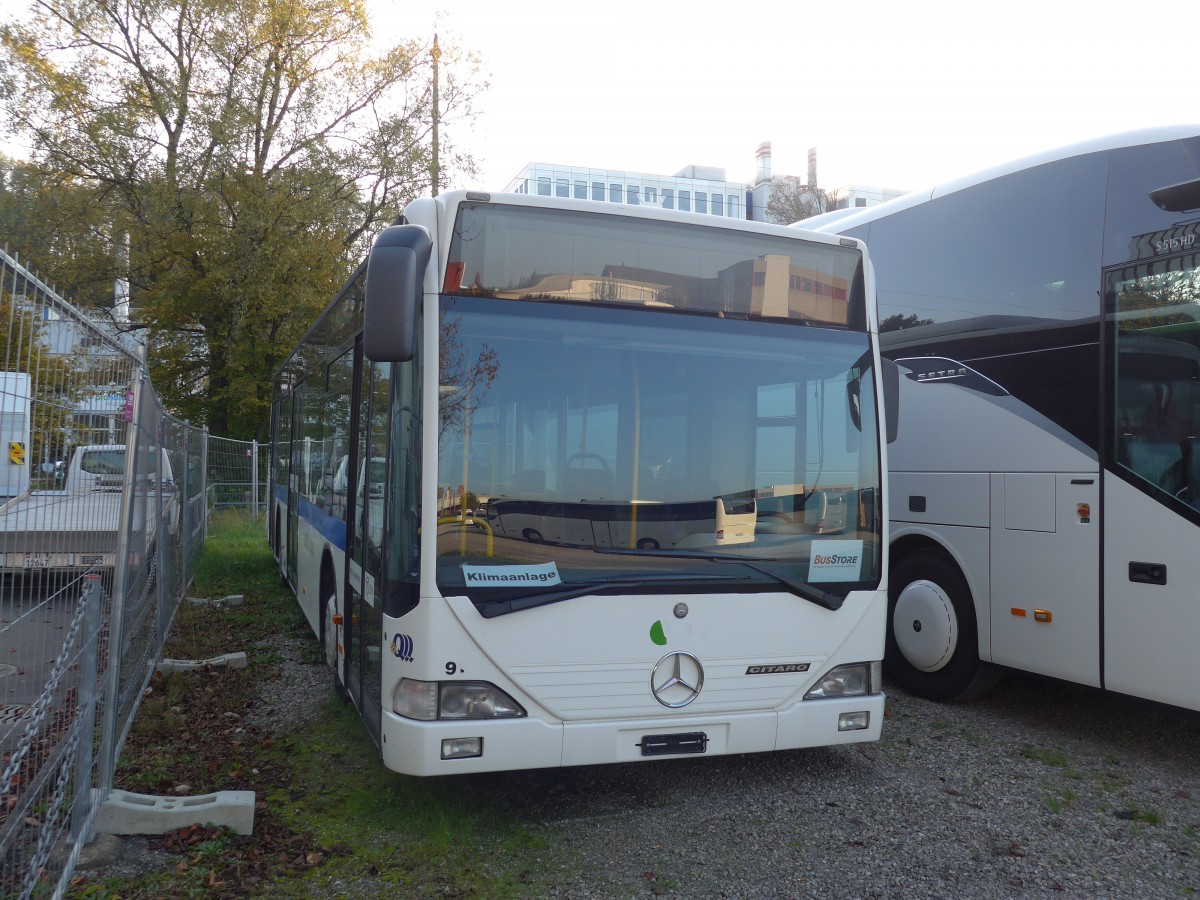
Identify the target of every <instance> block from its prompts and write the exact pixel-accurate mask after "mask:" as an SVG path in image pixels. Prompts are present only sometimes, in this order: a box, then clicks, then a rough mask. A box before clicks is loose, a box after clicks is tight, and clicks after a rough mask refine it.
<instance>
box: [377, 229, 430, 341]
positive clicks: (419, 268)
mask: <svg viewBox="0 0 1200 900" xmlns="http://www.w3.org/2000/svg"><path fill="white" fill-rule="evenodd" d="M432 246H433V243H432V241H430V239H429V232H428V231H426V230H425V229H424V228H422V227H421V226H420V225H393V226H391V227H390V228H386V229H384V230H383V231H382V232H381V233H380V235H379V237H377V238H376V239H375V244H374V246H372V247H371V255H370V256H368V257H367V287H366V297H365V300H364V305H363V352H364V353H366V355H367V359H369V360H371V361H373V362H407V361H408V360H410V359H412V358H413V352H414V350H415V346H414V345H415V341H416V327H417V309H418V308H419V307H418V304H419V303H420V302H421V294H422V288H423V285H424V283H425V267H426V266H427V265H429V255H430V250H431V249H432Z"/></svg>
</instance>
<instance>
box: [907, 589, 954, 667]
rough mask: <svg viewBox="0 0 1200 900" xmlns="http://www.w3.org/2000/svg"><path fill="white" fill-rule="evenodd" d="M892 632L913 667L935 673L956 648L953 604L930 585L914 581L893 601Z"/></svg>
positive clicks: (939, 590)
mask: <svg viewBox="0 0 1200 900" xmlns="http://www.w3.org/2000/svg"><path fill="white" fill-rule="evenodd" d="M892 631H893V633H894V634H895V636H896V645H897V646H898V647H899V648H900V652H901V653H902V654H904V658H905V659H906V660H908V662H909V664H910V665H911V666H912V667H913V668H915V669H920V670H921V671H922V672H936V671H937V670H938V669H940V668H942V667H943V666H944V665H946V663H948V662H950V657H951V656H953V655H954V648H955V647H956V646H957V645H958V619H957V617H956V616H955V615H954V604H953V603H952V602H951V601H950V597H949V596H947V594H946V592H945V591H944V590H942V588H941V587H939V586H938V585H937V584H935V583H934V582H932V581H914V582H912V583H911V584H909V585H908V586H907V587H906V588H905V589H904V590H903V591H901V592H900V596H899V597H898V598H897V599H896V610H895V612H894V613H893V614H892Z"/></svg>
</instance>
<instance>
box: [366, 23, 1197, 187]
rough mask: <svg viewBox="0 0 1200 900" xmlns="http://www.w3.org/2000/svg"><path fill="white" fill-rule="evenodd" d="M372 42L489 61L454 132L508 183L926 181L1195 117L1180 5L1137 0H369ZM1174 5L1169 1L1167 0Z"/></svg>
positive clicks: (490, 181) (487, 181) (485, 169)
mask: <svg viewBox="0 0 1200 900" xmlns="http://www.w3.org/2000/svg"><path fill="white" fill-rule="evenodd" d="M367 2H368V9H369V10H370V17H371V22H372V27H373V30H374V39H375V40H376V41H377V42H382V43H394V42H398V41H400V40H404V39H409V38H418V39H428V37H429V35H430V34H431V33H433V32H434V31H436V32H437V33H438V35H439V43H440V45H441V46H442V47H443V48H447V47H451V46H461V47H465V48H468V49H471V50H474V51H475V52H477V53H478V54H480V55H481V56H482V58H483V63H484V68H485V70H486V76H487V79H488V81H489V84H490V86H489V87H488V89H487V90H486V91H485V92H484V93H483V94H482V95H481V96H480V97H479V98H478V100H477V110H478V114H477V115H476V116H475V118H474V119H473V120H472V122H471V123H469V124H467V123H457V124H453V125H447V126H446V133H447V134H448V136H449V137H450V139H452V140H453V141H454V142H455V143H457V144H458V145H459V146H460V147H461V148H462V149H464V150H466V151H467V152H469V153H471V154H472V155H473V156H474V157H475V159H476V161H477V163H478V166H479V176H478V177H477V178H474V179H470V180H463V179H455V180H454V182H453V183H452V184H451V185H450V187H477V188H480V189H485V190H501V189H503V188H504V187H505V186H506V185H507V184H508V182H509V180H510V179H512V178H513V177H514V176H515V175H516V174H517V173H518V172H519V171H520V170H521V168H522V167H524V166H525V165H526V164H527V163H529V162H542V163H559V164H570V165H580V166H590V167H597V168H610V169H621V170H630V171H637V172H648V173H652V174H662V175H671V174H674V173H675V172H677V171H679V170H680V169H682V168H683V167H684V166H687V165H692V164H695V165H705V166H716V167H720V168H723V169H725V171H726V177H727V178H728V179H730V180H733V181H752V180H753V178H754V172H755V150H756V148H757V147H758V145H759V144H760V143H761V142H763V141H770V142H771V145H772V169H773V174H774V175H777V176H778V175H798V176H800V177H801V178H804V177H805V176H806V174H807V167H808V164H807V157H808V151H809V149H810V148H816V150H817V165H818V183H819V184H820V185H821V186H822V187H825V188H834V187H838V186H840V185H844V184H859V185H868V186H875V187H889V188H900V189H917V188H921V187H927V186H930V185H932V184H936V183H938V182H941V181H946V180H948V179H950V178H954V177H957V176H960V175H965V174H969V173H972V172H975V171H978V170H981V169H984V168H987V167H990V166H992V165H996V164H999V163H1003V162H1006V161H1008V160H1012V159H1017V158H1020V157H1023V156H1027V155H1029V154H1033V153H1037V152H1040V151H1042V150H1048V149H1051V148H1054V147H1059V146H1063V145H1066V144H1071V143H1075V142H1077V141H1081V140H1087V139H1089V138H1093V137H1098V136H1102V135H1107V134H1113V133H1117V132H1123V131H1130V130H1134V129H1138V128H1144V127H1153V126H1157V125H1172V124H1180V123H1185V122H1200V92H1198V91H1197V90H1196V86H1195V84H1194V78H1195V76H1194V74H1193V71H1194V70H1193V64H1192V57H1193V54H1194V50H1193V48H1191V47H1190V46H1189V42H1190V41H1191V40H1192V39H1191V38H1190V36H1189V35H1190V18H1189V16H1187V15H1184V14H1183V10H1184V9H1187V8H1189V7H1188V6H1187V4H1183V5H1179V4H1168V5H1166V6H1159V5H1154V4H1151V5H1149V6H1148V5H1146V4H1144V3H1142V2H1140V0H1086V2H1085V0H1037V2H1033V0H1005V2H1003V3H986V2H962V0H883V2H879V0H791V2H775V0H759V2H745V3H733V2H714V0H709V2H703V0H693V2H686V3H685V2H677V0H640V2H631V0H603V2H586V0H574V2H572V0H448V2H447V0H367ZM1172 10H1173V11H1174V12H1171V11H1172Z"/></svg>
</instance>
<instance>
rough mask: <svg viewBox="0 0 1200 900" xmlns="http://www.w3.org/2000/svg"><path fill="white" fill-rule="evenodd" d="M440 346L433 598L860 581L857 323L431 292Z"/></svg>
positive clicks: (863, 523) (865, 491) (874, 565)
mask: <svg viewBox="0 0 1200 900" xmlns="http://www.w3.org/2000/svg"><path fill="white" fill-rule="evenodd" d="M440 352H441V372H440V383H439V386H438V388H439V423H438V427H439V459H438V496H439V509H438V521H439V525H438V541H437V549H438V557H437V580H438V585H439V588H440V589H441V591H442V593H443V594H445V595H461V594H466V595H467V596H469V597H470V598H471V599H472V600H473V601H475V602H476V604H478V605H480V606H481V607H484V606H486V605H488V604H491V603H505V602H507V601H510V600H512V598H513V597H514V596H521V597H526V596H529V595H531V594H536V593H538V592H540V591H546V592H548V593H549V592H556V593H559V594H561V595H563V596H564V597H566V596H568V595H570V596H574V595H576V593H573V592H572V588H573V587H575V586H581V588H582V590H581V591H580V592H579V593H603V591H604V588H605V585H613V586H614V587H621V588H623V589H624V590H625V592H626V593H629V588H630V583H631V582H636V583H637V589H638V591H644V592H646V593H662V592H671V591H672V590H675V591H686V592H690V593H697V592H728V593H737V592H756V591H764V590H780V579H786V580H789V581H791V582H795V583H814V584H817V585H819V587H820V591H821V592H822V593H824V594H830V595H834V596H838V597H844V596H845V594H846V593H847V592H848V591H850V590H853V589H857V588H862V587H865V586H871V587H873V586H874V585H875V584H876V583H877V582H878V577H879V566H880V557H879V543H878V537H879V533H880V521H879V512H880V511H879V510H878V508H877V503H878V499H877V498H878V491H879V487H880V471H879V449H878V441H877V435H876V433H875V425H874V417H875V401H874V397H873V393H872V390H871V379H870V378H869V377H868V378H863V377H862V376H863V374H864V368H865V367H866V365H867V363H866V361H867V360H869V359H870V344H869V338H868V335H867V334H866V333H863V332H852V331H847V330H837V329H835V330H830V329H812V328H805V327H802V326H798V325H797V324H795V323H791V322H779V321H775V322H763V321H739V320H730V319H717V318H707V317H695V316H680V315H678V314H677V313H675V312H673V311H667V310H657V309H647V308H645V307H639V308H621V307H619V306H611V305H608V304H601V305H595V304H586V305H585V304H580V305H557V304H530V303H514V302H511V301H505V300H496V299H488V298H479V297H451V296H444V297H443V298H442V301H441V347H440ZM738 559H745V560H746V561H747V562H748V563H752V565H739V564H737V560H738ZM590 588H594V590H592V589H590Z"/></svg>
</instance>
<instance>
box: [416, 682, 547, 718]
mask: <svg viewBox="0 0 1200 900" xmlns="http://www.w3.org/2000/svg"><path fill="white" fill-rule="evenodd" d="M392 712H394V713H395V714H396V715H398V716H404V717H405V718H406V719H418V720H420V721H422V722H432V721H435V720H454V721H460V720H463V719H512V718H520V717H522V716H524V715H525V710H524V709H522V708H521V705H520V704H519V703H517V702H516V701H515V700H513V698H512V697H510V696H508V694H506V693H504V691H502V690H500V688H498V687H496V686H495V685H494V684H488V683H487V682H485V681H441V682H439V681H415V680H413V679H411V678H402V679H400V683H399V684H397V685H396V689H395V690H394V691H392Z"/></svg>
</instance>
